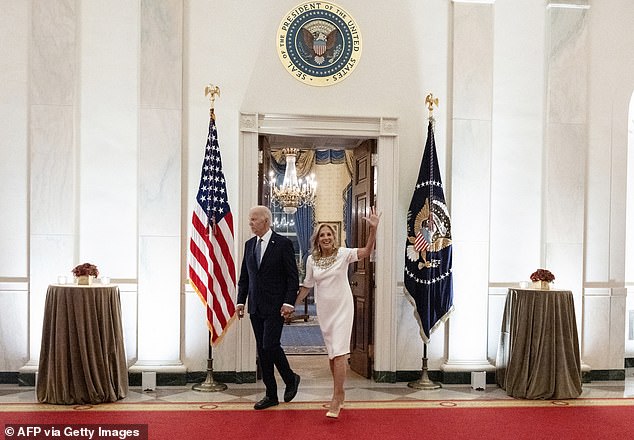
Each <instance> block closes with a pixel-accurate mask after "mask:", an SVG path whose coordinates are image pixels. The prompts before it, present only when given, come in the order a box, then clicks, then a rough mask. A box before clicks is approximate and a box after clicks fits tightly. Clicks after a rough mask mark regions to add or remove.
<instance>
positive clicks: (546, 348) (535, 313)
mask: <svg viewBox="0 0 634 440" xmlns="http://www.w3.org/2000/svg"><path fill="white" fill-rule="evenodd" d="M496 381H497V383H498V385H499V386H500V387H501V388H503V389H504V390H506V393H507V394H508V395H509V396H513V397H518V398H523V399H573V398H576V397H578V396H579V395H580V394H581V357H580V355H579V337H578V335H577V321H576V319H575V306H574V298H573V295H572V292H571V291H569V290H540V289H513V288H511V289H509V290H508V293H507V295H506V304H505V306H504V316H503V318H502V329H501V334H500V343H499V345H498V352H497V361H496Z"/></svg>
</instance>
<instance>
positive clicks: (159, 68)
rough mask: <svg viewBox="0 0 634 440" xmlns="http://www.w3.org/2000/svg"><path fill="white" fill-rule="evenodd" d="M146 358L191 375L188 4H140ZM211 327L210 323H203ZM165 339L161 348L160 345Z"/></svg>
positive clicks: (141, 332)
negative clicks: (186, 294)
mask: <svg viewBox="0 0 634 440" xmlns="http://www.w3.org/2000/svg"><path fill="white" fill-rule="evenodd" d="M140 6H141V10H140V19H141V20H140V21H141V33H140V36H141V38H140V52H139V58H140V75H139V79H140V97H139V99H140V106H141V108H140V112H139V120H140V125H139V127H140V129H139V156H138V160H139V164H141V166H140V167H139V180H138V185H139V202H138V209H139V224H138V234H139V238H138V249H139V252H138V257H137V258H138V266H139V315H138V319H139V324H138V325H139V327H138V340H139V352H138V361H137V363H136V365H135V367H136V368H140V369H144V368H149V367H148V366H152V365H157V364H159V365H163V366H169V367H174V368H175V370H173V371H184V370H185V367H184V366H183V365H182V362H181V359H180V355H181V351H180V350H181V346H180V343H181V314H180V309H181V274H182V273H183V263H182V261H183V255H184V254H183V244H184V243H185V242H186V240H183V239H182V238H181V235H182V233H183V229H182V227H181V222H183V221H185V219H186V218H189V216H186V215H184V214H182V213H181V210H182V206H181V157H182V143H181V138H182V135H181V131H182V130H181V125H182V121H181V118H182V69H183V44H182V42H183V27H182V22H183V2H182V0H164V1H160V2H156V1H150V0H143V1H141V2H140ZM201 325H204V321H203V322H202V323H201ZM158 341H161V342H160V343H157V342H158Z"/></svg>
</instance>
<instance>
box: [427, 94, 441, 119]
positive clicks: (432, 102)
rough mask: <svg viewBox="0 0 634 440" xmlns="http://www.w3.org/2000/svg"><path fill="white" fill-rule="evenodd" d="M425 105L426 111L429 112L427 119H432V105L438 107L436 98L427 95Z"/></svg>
mask: <svg viewBox="0 0 634 440" xmlns="http://www.w3.org/2000/svg"><path fill="white" fill-rule="evenodd" d="M425 104H427V110H429V118H428V119H433V118H434V105H435V106H436V107H438V98H434V95H433V94H431V93H430V94H429V95H427V96H426V97H425Z"/></svg>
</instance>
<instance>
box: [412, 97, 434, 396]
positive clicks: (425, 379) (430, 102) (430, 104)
mask: <svg viewBox="0 0 634 440" xmlns="http://www.w3.org/2000/svg"><path fill="white" fill-rule="evenodd" d="M425 104H427V109H428V110H429V116H428V119H429V120H430V121H431V123H432V126H433V123H434V105H436V106H438V98H434V95H433V94H431V93H430V94H429V95H427V96H426V97H425ZM431 153H432V152H430V158H431V157H433V154H431ZM429 166H430V170H431V173H430V175H433V163H432V161H431V160H430V165H429ZM432 198H433V193H432V188H431V187H430V190H429V218H430V222H431V221H432V212H431V206H432ZM422 361H423V366H422V371H421V375H420V379H419V380H417V381H413V382H410V383H408V384H407V386H408V387H410V388H414V389H417V390H436V389H438V388H441V385H440V384H439V383H436V382H432V381H431V380H430V379H429V375H428V374H427V371H428V368H427V344H426V343H425V342H423V359H422Z"/></svg>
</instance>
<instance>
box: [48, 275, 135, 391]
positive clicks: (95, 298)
mask: <svg viewBox="0 0 634 440" xmlns="http://www.w3.org/2000/svg"><path fill="white" fill-rule="evenodd" d="M36 393H37V399H38V401H40V402H45V403H55V404H97V403H105V402H114V401H117V400H119V399H123V398H124V397H125V396H126V395H127V393H128V368H127V363H126V355H125V347H124V343H123V330H122V325H121V301H120V298H119V287H118V286H116V285H100V284H96V285H90V286H80V285H50V286H48V291H47V293H46V303H45V307H44V322H43V326H42V346H41V349H40V363H39V369H38V379H37V388H36Z"/></svg>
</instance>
